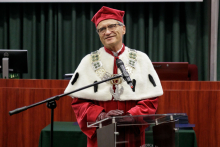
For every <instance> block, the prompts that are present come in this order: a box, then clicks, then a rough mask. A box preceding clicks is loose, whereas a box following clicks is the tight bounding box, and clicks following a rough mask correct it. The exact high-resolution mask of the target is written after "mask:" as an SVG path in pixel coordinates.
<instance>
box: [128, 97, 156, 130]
mask: <svg viewBox="0 0 220 147" xmlns="http://www.w3.org/2000/svg"><path fill="white" fill-rule="evenodd" d="M157 107H158V97H156V98H150V99H145V100H141V101H138V102H137V105H136V106H134V107H132V108H131V109H130V110H128V113H130V114H131V115H148V114H155V113H156V111H157ZM147 127H148V126H146V125H144V126H142V125H141V126H138V128H139V130H140V132H143V131H144V130H145V129H146V128H147Z"/></svg>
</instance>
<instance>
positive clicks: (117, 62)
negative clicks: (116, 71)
mask: <svg viewBox="0 0 220 147" xmlns="http://www.w3.org/2000/svg"><path fill="white" fill-rule="evenodd" d="M116 65H117V67H118V68H119V66H120V65H124V63H123V61H122V60H121V59H116Z"/></svg>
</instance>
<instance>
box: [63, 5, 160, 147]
mask: <svg viewBox="0 0 220 147" xmlns="http://www.w3.org/2000/svg"><path fill="white" fill-rule="evenodd" d="M124 13H125V12H124V11H120V10H116V9H112V8H108V7H105V6H103V7H102V8H101V9H100V10H99V11H98V12H97V13H96V14H95V15H94V17H93V18H92V22H93V23H95V26H96V29H97V33H98V35H99V38H100V40H101V42H102V44H103V45H104V47H102V48H100V49H99V50H97V51H95V52H92V53H91V54H90V55H87V56H85V57H84V58H83V59H82V61H81V63H80V64H79V66H78V68H77V69H76V71H75V73H74V75H73V77H72V79H71V80H70V82H69V84H68V86H67V88H66V90H65V93H66V92H70V91H73V90H75V89H78V88H81V87H84V86H86V85H89V84H92V83H94V82H97V81H101V80H103V79H107V78H110V77H112V76H114V75H115V74H118V73H119V74H120V71H119V70H118V69H117V66H116V59H121V60H122V61H123V62H124V64H125V67H126V69H127V71H128V73H129V74H130V77H131V79H132V81H133V82H132V83H133V89H131V87H130V86H129V85H128V84H127V83H126V81H124V80H123V79H122V78H120V79H117V80H112V81H110V82H105V83H102V84H100V85H97V86H94V87H90V88H88V89H85V90H82V91H79V92H76V93H73V94H70V96H71V97H73V102H72V108H73V110H74V112H75V115H76V119H77V122H78V124H79V127H80V128H81V130H82V132H83V133H84V134H85V135H86V136H87V147H96V146H97V136H96V128H87V122H95V121H99V120H102V119H104V118H107V117H111V116H118V115H133V116H134V115H147V114H155V112H156V110H157V106H158V98H157V97H158V96H161V95H162V94H163V90H162V87H161V83H160V80H159V78H158V76H157V74H156V72H155V70H154V67H153V65H152V63H151V61H150V59H149V58H148V56H147V55H146V54H144V53H142V52H140V51H137V50H133V49H129V48H128V47H126V46H125V45H124V44H123V42H122V40H123V35H124V34H125V33H126V28H125V25H124V22H123V16H124ZM138 132H139V134H138V135H135V136H134V137H138V138H139V139H140V143H139V144H138V145H139V146H141V145H143V144H145V136H144V135H145V132H144V129H141V127H140V130H139V131H138ZM129 135H131V134H129ZM134 146H136V145H134Z"/></svg>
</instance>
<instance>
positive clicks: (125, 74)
mask: <svg viewBox="0 0 220 147" xmlns="http://www.w3.org/2000/svg"><path fill="white" fill-rule="evenodd" d="M116 65H117V67H118V68H119V69H120V71H121V73H122V76H123V79H124V80H125V81H126V82H127V83H128V85H130V87H131V89H133V87H134V86H133V84H132V81H131V78H130V76H129V73H128V72H127V71H126V69H125V66H124V63H123V62H122V60H121V59H116Z"/></svg>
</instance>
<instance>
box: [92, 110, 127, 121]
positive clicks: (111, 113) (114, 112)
mask: <svg viewBox="0 0 220 147" xmlns="http://www.w3.org/2000/svg"><path fill="white" fill-rule="evenodd" d="M123 113H124V111H123V110H111V111H109V112H107V113H106V112H101V113H100V114H99V116H98V117H97V119H96V121H100V120H102V119H105V118H108V117H112V116H119V115H122V114H123Z"/></svg>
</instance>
